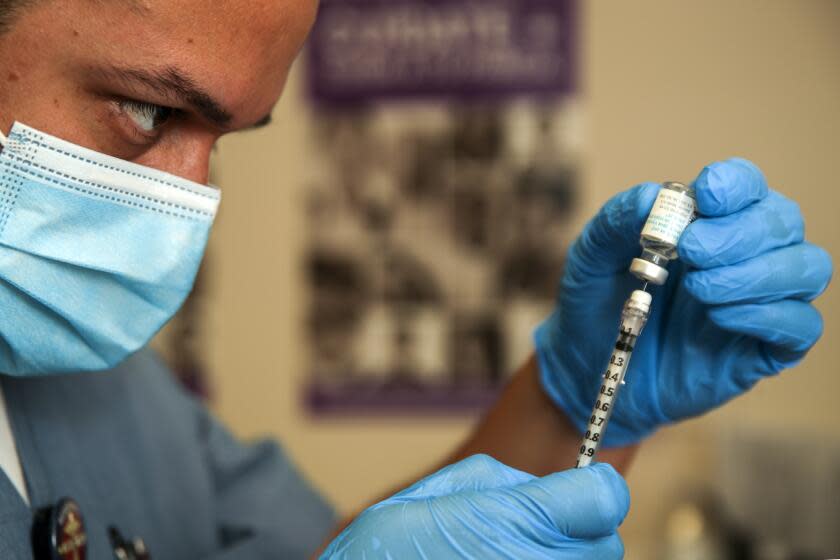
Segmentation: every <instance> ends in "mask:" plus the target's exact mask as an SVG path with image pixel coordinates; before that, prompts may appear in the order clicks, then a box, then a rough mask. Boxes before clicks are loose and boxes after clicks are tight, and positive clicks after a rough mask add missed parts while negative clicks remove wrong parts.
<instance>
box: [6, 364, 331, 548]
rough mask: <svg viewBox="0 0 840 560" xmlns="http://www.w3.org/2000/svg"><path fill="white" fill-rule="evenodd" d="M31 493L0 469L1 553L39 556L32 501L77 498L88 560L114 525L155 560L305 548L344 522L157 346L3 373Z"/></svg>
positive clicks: (268, 444) (278, 452) (273, 449)
mask: <svg viewBox="0 0 840 560" xmlns="http://www.w3.org/2000/svg"><path fill="white" fill-rule="evenodd" d="M0 382H1V383H2V386H3V392H4V393H5V396H6V404H7V408H8V414H9V420H10V422H11V426H12V431H13V433H14V436H15V443H16V444H17V447H18V452H19V454H20V461H21V464H22V466H23V471H24V475H25V478H26V484H27V488H28V490H29V496H30V500H31V507H30V506H28V505H27V504H26V503H25V502H24V501H23V499H22V498H21V497H20V494H19V493H18V492H17V490H16V489H15V488H14V486H13V484H12V483H11V481H10V480H9V479H8V477H6V476H5V474H4V473H2V472H0V559H3V560H12V559H14V560H17V559H29V558H32V547H31V544H30V538H29V535H30V528H31V524H32V518H33V511H35V510H37V509H39V508H41V507H44V506H50V505H53V504H54V503H55V502H56V501H58V500H59V499H60V498H62V497H65V496H66V497H71V498H73V499H74V500H76V502H78V504H79V505H80V506H81V510H82V515H83V516H84V521H85V525H86V529H87V536H88V554H87V557H88V559H90V560H100V559H103V560H110V559H112V558H114V556H113V552H112V548H111V544H110V542H109V540H108V534H107V528H108V527H109V526H112V525H113V526H115V527H116V528H117V529H118V530H119V532H120V533H122V535H123V536H125V537H127V538H129V539H130V538H134V537H140V538H142V539H143V541H144V542H145V543H146V545H147V547H148V549H149V552H150V553H151V557H152V560H168V559H173V560H201V559H206V560H211V559H212V560H222V559H225V560H227V559H240V558H241V559H249V560H252V559H253V560H259V559H263V558H283V559H285V558H290V559H294V558H306V557H308V556H309V555H310V554H311V553H312V552H314V551H315V550H316V549H317V548H318V546H319V545H320V544H321V542H322V541H323V540H324V539H325V538H326V537H327V535H328V534H329V532H330V531H331V530H332V528H333V527H334V524H335V522H336V517H335V513H334V512H333V510H332V509H331V508H330V506H329V505H328V504H327V503H326V502H325V501H324V500H323V499H322V497H321V496H319V495H318V493H317V492H315V490H313V488H312V487H311V486H310V485H309V484H308V483H307V482H306V480H304V479H303V478H302V477H301V475H300V473H299V472H298V471H297V470H296V469H295V467H294V466H293V465H292V463H291V462H290V460H289V459H288V457H286V455H285V454H284V453H283V450H282V449H281V448H280V447H279V446H278V445H277V444H276V443H275V442H273V441H259V442H256V443H252V444H244V443H242V442H239V441H237V440H236V439H235V438H234V437H233V436H232V435H231V434H230V433H229V432H228V431H227V430H226V429H225V428H224V427H223V426H222V425H221V424H220V423H219V422H218V421H217V420H216V419H214V418H213V417H212V416H211V415H210V413H209V412H208V411H207V410H206V409H205V408H204V407H203V406H202V405H201V403H199V402H198V401H197V400H195V399H193V398H192V397H191V396H189V395H188V394H187V393H186V392H185V391H184V390H182V389H181V387H180V386H179V385H178V383H177V381H176V380H174V379H173V378H172V375H171V374H170V372H169V371H167V369H166V367H165V366H164V365H163V364H162V363H161V362H160V361H159V359H158V358H157V357H156V356H155V355H154V354H153V353H152V352H151V351H148V350H144V351H142V352H139V353H138V354H135V355H134V356H133V357H131V358H129V359H128V360H126V361H125V362H124V363H122V364H121V365H120V366H118V367H116V368H114V369H113V370H110V371H107V372H103V373H84V374H73V375H61V376H47V377H37V378H14V377H8V376H0Z"/></svg>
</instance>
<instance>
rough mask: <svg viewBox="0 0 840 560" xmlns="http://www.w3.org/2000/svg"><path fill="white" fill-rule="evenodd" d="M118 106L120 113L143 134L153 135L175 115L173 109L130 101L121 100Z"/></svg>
mask: <svg viewBox="0 0 840 560" xmlns="http://www.w3.org/2000/svg"><path fill="white" fill-rule="evenodd" d="M118 105H119V108H120V111H122V112H123V114H125V115H126V116H127V117H128V118H129V119H131V121H132V122H133V123H134V124H135V125H136V126H137V128H139V129H140V130H141V131H142V132H145V133H153V132H154V131H155V130H156V129H158V128H160V127H161V126H163V125H164V124H166V123H167V122H168V121H169V119H171V118H172V115H173V114H174V113H175V109H173V108H171V107H164V106H162V105H155V104H153V103H144V102H143V101H133V100H130V99H123V100H121V101H119V102H118Z"/></svg>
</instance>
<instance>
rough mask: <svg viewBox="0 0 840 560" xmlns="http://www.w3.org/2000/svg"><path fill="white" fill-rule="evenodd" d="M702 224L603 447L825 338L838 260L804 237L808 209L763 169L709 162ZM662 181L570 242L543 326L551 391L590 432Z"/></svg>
mask: <svg viewBox="0 0 840 560" xmlns="http://www.w3.org/2000/svg"><path fill="white" fill-rule="evenodd" d="M694 187H695V192H696V198H697V209H698V213H699V218H698V219H697V220H696V221H695V222H694V223H692V224H691V225H689V226H688V228H687V229H686V230H685V232H684V233H683V235H682V238H681V239H680V241H679V244H678V247H677V249H678V252H679V256H680V260H679V261H677V262H672V263H671V265H670V273H671V274H670V277H669V279H668V282H667V283H666V284H665V286H662V287H654V288H653V290H652V293H653V303H652V308H651V316H650V319H649V320H648V323H647V326H646V327H645V330H644V331H643V332H642V335H641V336H640V337H639V340H638V341H637V343H636V347H635V350H634V352H633V356H632V359H631V362H630V367H629V370H628V372H627V375H626V385H624V386H623V387H622V389H621V392H620V393H619V394H618V398H617V401H616V405H615V407H614V410H613V413H612V418H611V420H610V425H609V427H608V429H607V432H606V436H605V438H604V440H603V443H604V444H605V445H607V446H618V445H627V444H632V443H635V442H637V441H639V440H641V439H642V438H644V437H645V436H646V435H648V434H650V433H651V432H653V431H654V430H656V428H657V427H658V426H661V425H663V424H668V423H671V422H674V421H676V420H680V419H683V418H688V417H691V416H696V415H699V414H702V413H704V412H706V411H708V410H710V409H713V408H715V407H717V406H719V405H721V404H723V403H725V402H726V401H728V400H729V399H731V398H733V397H735V396H737V395H740V394H741V393H743V392H745V391H747V390H748V389H749V388H750V387H752V386H753V385H754V384H755V383H756V382H757V381H758V380H760V379H762V378H763V377H766V376H769V375H773V374H776V373H778V372H780V371H781V370H783V369H784V368H787V367H790V366H792V365H794V364H795V363H797V362H798V361H799V360H800V359H802V357H803V356H804V355H805V353H806V352H807V351H808V349H809V348H811V346H813V344H814V343H815V342H816V341H817V339H818V338H819V337H820V335H821V334H822V319H821V317H820V314H819V312H818V311H817V310H816V309H815V308H814V307H813V306H812V305H811V304H810V302H811V301H812V300H813V299H814V298H816V297H817V296H818V295H819V294H820V293H822V291H823V290H825V288H826V286H827V285H828V283H829V281H830V278H831V271H832V264H831V259H830V257H829V256H828V253H826V252H825V251H824V250H823V249H821V248H819V247H817V246H815V245H812V244H810V243H807V242H805V241H804V224H803V220H802V215H801V214H800V212H799V207H798V206H797V205H796V204H795V203H794V202H792V201H790V200H789V199H787V198H785V197H784V196H782V195H781V194H779V193H777V192H774V191H771V190H769V189H768V187H767V183H766V181H765V179H764V177H763V175H762V173H761V171H760V170H759V169H758V168H756V167H755V166H754V165H753V164H752V163H750V162H748V161H746V160H743V159H731V160H727V161H724V162H719V163H714V164H712V165H709V166H708V167H706V168H705V169H703V171H702V172H701V173H700V175H699V176H698V177H697V180H696V181H695V183H694ZM658 188H659V187H658V185H656V184H653V183H648V184H642V185H639V186H637V187H635V188H633V189H630V190H629V191H626V192H623V193H621V194H619V195H617V196H615V197H613V198H612V199H611V200H610V201H609V202H607V204H606V205H605V206H604V207H603V208H602V209H601V211H600V212H599V213H598V215H597V216H595V218H594V219H593V220H592V221H591V222H589V224H588V225H587V226H586V228H585V229H584V230H583V232H582V233H581V235H580V237H579V238H578V239H577V241H576V242H575V243H574V245H573V246H572V247H571V249H570V250H569V255H568V259H567V262H566V271H565V274H564V276H563V279H562V282H561V286H560V290H559V297H558V305H557V309H556V310H555V312H554V313H553V314H552V316H551V317H550V318H549V319H548V320H547V321H546V322H545V323H543V324H542V325H541V326H540V327H539V328H538V329H537V331H536V333H535V342H536V347H537V357H538V361H539V366H540V376H541V381H542V385H543V387H544V389H545V390H546V392H547V393H548V395H550V397H551V398H552V399H553V400H554V402H556V403H557V405H558V406H560V407H561V408H562V409H563V410H564V411H565V412H566V413H567V415H568V416H569V418H570V420H571V421H572V422H573V423H574V425H575V427H576V428H577V429H578V430H580V431H581V432H583V431H584V430H585V426H586V423H587V421H588V419H589V416H590V412H591V410H592V406H593V404H594V402H595V400H596V395H597V393H598V387H599V384H600V382H601V377H602V375H603V372H604V369H605V367H606V363H607V360H608V359H609V355H610V352H611V348H612V345H613V344H614V341H615V337H616V335H617V330H618V321H619V315H620V313H621V307H622V303H623V302H624V300H625V299H626V298H627V297H628V296H629V295H630V292H631V291H632V290H633V289H636V288H639V287H640V281H639V280H637V279H635V278H634V277H632V276H631V275H630V274H629V273H628V272H627V269H628V266H629V264H630V261H631V260H632V259H633V257H636V256H638V255H639V253H640V251H641V248H640V246H639V235H640V232H641V228H642V226H643V224H644V222H645V220H646V218H647V215H648V213H649V212H650V209H651V207H652V205H653V201H654V198H655V197H656V193H657V192H658Z"/></svg>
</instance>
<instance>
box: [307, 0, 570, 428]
mask: <svg viewBox="0 0 840 560" xmlns="http://www.w3.org/2000/svg"><path fill="white" fill-rule="evenodd" d="M574 8H575V4H574V2H571V1H562V0H518V1H513V0H510V1H487V0H482V1H481V2H475V1H467V0H446V1H444V0H425V1H419V0H322V2H321V8H320V14H319V16H318V22H317V23H316V26H315V30H314V32H313V35H312V37H311V42H310V43H309V45H308V56H307V72H308V74H307V78H308V86H309V98H310V99H311V102H312V111H311V112H312V115H311V117H312V120H313V122H314V129H315V132H314V135H313V138H312V141H311V145H312V148H311V149H312V150H313V151H314V152H315V156H316V157H315V158H314V159H315V161H317V162H318V165H317V166H316V167H315V169H313V172H312V176H311V178H310V183H309V184H308V185H307V189H306V195H307V200H306V216H307V226H308V233H307V242H308V249H307V254H306V273H307V285H308V286H309V294H308V302H307V308H308V312H307V333H308V334H307V336H308V342H309V344H308V351H309V355H310V362H309V363H310V372H311V375H310V376H309V378H308V383H307V393H306V394H307V403H308V405H309V406H310V408H311V409H312V410H313V411H315V412H317V413H330V412H377V411H386V412H387V411H395V412H404V411H435V410H458V409H473V408H477V407H481V406H484V405H486V404H488V403H489V402H491V401H492V400H493V399H494V398H495V396H496V395H497V394H498V392H499V390H500V388H501V387H502V386H503V385H504V383H505V381H506V380H507V379H508V377H509V376H510V374H511V373H513V372H514V371H515V370H516V369H517V368H518V367H519V366H520V365H522V363H523V362H524V361H525V360H526V359H527V358H528V356H529V355H530V353H531V352H532V342H531V335H532V331H533V329H534V327H535V326H536V325H537V324H538V322H539V321H541V320H542V319H543V318H544V317H545V316H546V315H547V314H548V313H549V312H550V311H551V309H552V307H553V299H554V293H555V287H556V284H557V281H558V279H559V276H560V273H561V270H562V265H563V256H564V254H565V251H566V249H567V245H568V241H569V235H570V234H571V230H570V228H569V227H568V221H569V217H570V213H571V211H572V210H573V208H574V203H575V199H576V194H577V188H578V184H577V167H578V159H579V156H580V154H579V152H580V150H579V145H580V130H579V128H580V127H579V121H580V110H579V107H578V103H577V100H576V98H575V95H574V92H575V90H574V87H575V83H574V76H575V71H574V64H573V62H574V56H573V55H574V47H575V41H574V37H575V24H576V21H575V13H574Z"/></svg>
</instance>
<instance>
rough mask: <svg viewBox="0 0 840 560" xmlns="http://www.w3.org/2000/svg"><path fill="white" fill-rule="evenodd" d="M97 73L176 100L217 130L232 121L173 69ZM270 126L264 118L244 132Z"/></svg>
mask: <svg viewBox="0 0 840 560" xmlns="http://www.w3.org/2000/svg"><path fill="white" fill-rule="evenodd" d="M97 73H100V74H103V75H105V76H106V77H111V78H116V79H117V80H120V81H122V82H124V83H129V84H131V83H134V84H137V83H140V84H142V85H144V86H146V87H148V88H150V89H152V90H153V91H155V92H156V93H158V94H160V95H163V96H166V97H169V98H173V97H174V98H177V99H179V100H180V101H182V102H183V103H186V104H187V105H189V106H191V107H192V108H193V109H194V110H195V111H197V112H198V113H200V114H201V116H203V117H204V118H205V119H207V120H208V121H209V122H211V123H212V124H214V125H216V126H218V127H219V128H228V127H229V125H230V122H231V121H232V120H233V115H232V114H231V113H230V112H229V111H228V110H226V109H225V108H224V106H223V105H222V104H221V103H220V102H219V101H217V100H216V99H214V98H213V96H212V95H210V94H209V93H208V92H207V91H206V90H204V89H202V88H201V87H200V86H198V85H197V84H196V83H195V81H194V80H193V79H192V78H190V76H189V75H188V74H186V73H185V72H183V71H181V70H179V69H178V68H176V67H174V66H167V67H165V68H162V69H160V70H152V71H150V70H142V69H139V68H120V67H116V66H109V67H107V68H100V69H98V72H97ZM270 122H271V114H268V115H266V116H264V117H262V118H261V119H259V120H258V121H257V122H256V123H254V124H253V125H251V126H250V127H248V128H261V127H264V126H266V125H268V124H269V123H270Z"/></svg>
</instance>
